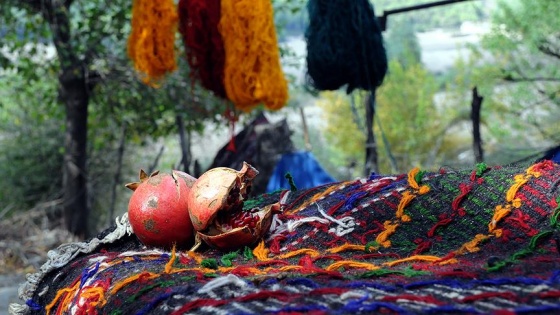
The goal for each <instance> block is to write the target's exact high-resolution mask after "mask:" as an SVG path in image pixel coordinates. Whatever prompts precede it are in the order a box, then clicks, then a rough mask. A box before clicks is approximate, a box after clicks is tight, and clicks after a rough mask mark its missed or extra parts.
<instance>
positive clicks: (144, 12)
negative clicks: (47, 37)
mask: <svg viewBox="0 0 560 315" xmlns="http://www.w3.org/2000/svg"><path fill="white" fill-rule="evenodd" d="M131 23H132V31H131V33H130V36H129V38H128V55H129V57H130V59H132V62H133V63H134V68H135V69H136V71H137V72H138V73H139V74H140V75H141V78H142V81H144V83H146V84H148V85H150V86H158V85H159V83H160V82H161V80H162V79H163V77H164V76H165V75H166V74H167V73H169V72H172V71H174V70H175V69H176V68H177V63H176V60H175V47H174V43H175V32H176V28H177V11H176V7H175V4H174V3H173V0H160V1H152V0H134V2H133V4H132V22H131Z"/></svg>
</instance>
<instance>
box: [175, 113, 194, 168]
mask: <svg viewBox="0 0 560 315" xmlns="http://www.w3.org/2000/svg"><path fill="white" fill-rule="evenodd" d="M175 122H176V123H177V129H178V130H179V144H180V146H181V163H179V164H182V166H183V167H182V171H183V172H185V173H187V174H191V172H190V165H191V154H190V152H191V150H190V147H191V137H190V133H188V134H186V133H185V121H184V119H183V115H181V113H179V112H178V113H177V115H176V116H175Z"/></svg>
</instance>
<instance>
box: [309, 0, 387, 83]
mask: <svg viewBox="0 0 560 315" xmlns="http://www.w3.org/2000/svg"><path fill="white" fill-rule="evenodd" d="M307 10H308V13H309V24H308V26H307V29H306V31H305V39H306V42H307V58H306V61H307V78H306V79H307V82H308V84H309V85H311V86H312V87H313V88H315V89H317V90H321V91H323V90H337V89H339V88H340V87H342V86H343V85H345V84H347V92H348V93H350V92H352V91H353V90H354V89H356V88H361V89H365V90H373V89H375V88H376V87H378V86H379V85H381V83H382V82H383V78H384V77H385V74H386V72H387V56H386V53H385V48H384V46H383V38H382V36H381V27H380V26H379V23H378V21H377V18H376V17H375V13H374V10H373V6H372V5H371V4H370V3H369V1H368V0H337V1H332V0H309V2H308V4H307Z"/></svg>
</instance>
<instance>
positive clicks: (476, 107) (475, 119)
mask: <svg viewBox="0 0 560 315" xmlns="http://www.w3.org/2000/svg"><path fill="white" fill-rule="evenodd" d="M472 96H473V99H472V103H471V120H472V124H473V150H474V159H475V161H476V163H482V162H484V151H483V149H482V139H481V137H480V109H481V107H482V100H483V99H484V97H482V96H480V95H479V94H478V89H477V88H476V87H474V88H473V90H472Z"/></svg>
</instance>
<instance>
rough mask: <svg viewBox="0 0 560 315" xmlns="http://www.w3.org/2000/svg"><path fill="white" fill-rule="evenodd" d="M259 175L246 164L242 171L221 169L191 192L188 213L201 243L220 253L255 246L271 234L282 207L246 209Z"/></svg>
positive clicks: (209, 173) (210, 172) (210, 173)
mask: <svg viewBox="0 0 560 315" xmlns="http://www.w3.org/2000/svg"><path fill="white" fill-rule="evenodd" d="M257 174H258V171H257V170H256V169H255V168H254V167H252V166H251V165H249V164H248V163H246V162H243V167H242V168H241V170H240V171H237V170H234V169H231V168H227V167H218V168H214V169H211V170H208V171H207V172H205V173H204V174H202V175H201V176H200V177H199V178H198V179H197V180H196V182H195V183H194V185H193V186H192V188H191V190H190V197H189V214H190V217H191V221H192V223H193V226H194V229H195V230H196V231H197V236H198V237H199V238H200V239H201V240H202V241H204V242H205V243H206V244H208V245H209V246H211V247H214V248H217V249H220V250H235V249H237V248H241V247H243V246H248V245H251V244H254V243H255V242H257V241H258V240H259V239H261V238H262V237H263V235H264V234H265V233H266V232H268V229H269V228H270V225H271V223H272V215H273V213H274V212H275V211H278V210H279V208H280V207H279V205H277V204H273V205H269V206H267V207H264V208H262V209H259V208H254V209H251V210H248V211H244V210H243V204H244V201H245V200H246V199H247V196H248V194H249V193H250V189H251V184H252V181H253V179H254V178H255V176H257ZM198 245H199V244H196V245H195V247H194V248H193V250H195V249H196V247H198Z"/></svg>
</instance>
